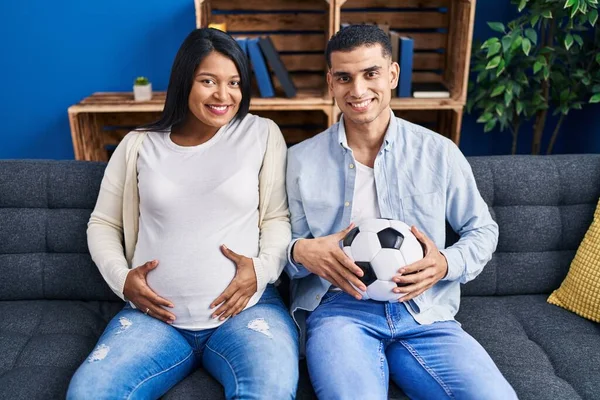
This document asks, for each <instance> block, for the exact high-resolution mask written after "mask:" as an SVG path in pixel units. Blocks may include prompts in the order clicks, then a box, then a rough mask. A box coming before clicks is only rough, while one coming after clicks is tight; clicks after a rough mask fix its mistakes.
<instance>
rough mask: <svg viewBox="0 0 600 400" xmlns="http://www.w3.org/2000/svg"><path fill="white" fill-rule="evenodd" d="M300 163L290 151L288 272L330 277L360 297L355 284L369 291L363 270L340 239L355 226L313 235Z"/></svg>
mask: <svg viewBox="0 0 600 400" xmlns="http://www.w3.org/2000/svg"><path fill="white" fill-rule="evenodd" d="M299 167H300V166H299V162H298V161H297V160H296V157H294V153H293V152H289V153H288V164H287V173H286V188H287V194H288V205H289V210H290V222H291V226H292V241H291V243H290V244H289V245H288V263H287V265H286V266H285V271H286V273H287V274H288V275H289V277H290V278H291V279H300V278H304V277H306V276H308V275H310V274H315V275H318V276H320V277H321V278H323V279H326V280H328V281H329V282H331V283H332V284H333V285H336V286H337V287H339V288H340V289H342V290H344V291H345V292H346V293H348V294H350V295H352V296H354V297H356V298H358V299H361V298H362V295H361V294H360V293H359V292H357V291H356V290H355V289H354V287H352V285H351V284H350V282H352V284H353V285H354V286H355V287H358V288H360V289H361V290H362V291H365V290H366V287H365V286H364V284H363V283H362V282H361V281H360V280H359V279H358V277H359V276H363V272H362V270H361V269H360V268H359V267H358V266H357V265H356V264H354V262H353V261H352V260H351V259H350V258H349V257H348V256H347V255H346V254H345V253H344V252H343V251H342V249H341V248H340V246H339V242H340V240H342V239H343V238H344V236H345V235H346V233H347V232H348V231H350V229H352V225H350V226H349V227H347V228H346V229H344V230H342V231H340V232H337V233H333V234H331V235H328V236H323V237H319V238H313V237H312V233H311V231H310V227H309V225H308V221H307V219H306V212H305V209H304V204H303V202H302V194H301V191H300V187H299V182H298V180H299V176H300V168H299Z"/></svg>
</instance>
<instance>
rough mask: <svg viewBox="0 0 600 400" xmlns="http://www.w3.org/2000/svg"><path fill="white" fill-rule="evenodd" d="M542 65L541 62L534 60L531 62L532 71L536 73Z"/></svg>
mask: <svg viewBox="0 0 600 400" xmlns="http://www.w3.org/2000/svg"><path fill="white" fill-rule="evenodd" d="M543 66H544V65H543V64H542V63H541V62H539V61H536V62H535V64H533V73H534V74H537V73H538V72H539V70H540V69H542V67H543Z"/></svg>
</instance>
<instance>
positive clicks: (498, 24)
mask: <svg viewBox="0 0 600 400" xmlns="http://www.w3.org/2000/svg"><path fill="white" fill-rule="evenodd" d="M487 24H488V26H489V27H490V28H492V30H494V31H496V32H500V33H506V28H504V24H503V23H502V22H488V23H487Z"/></svg>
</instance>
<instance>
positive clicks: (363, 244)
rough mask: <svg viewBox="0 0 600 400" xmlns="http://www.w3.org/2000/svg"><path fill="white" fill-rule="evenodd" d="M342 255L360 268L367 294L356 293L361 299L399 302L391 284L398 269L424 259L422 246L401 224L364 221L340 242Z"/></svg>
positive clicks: (377, 219) (390, 221)
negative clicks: (360, 295) (344, 254)
mask: <svg viewBox="0 0 600 400" xmlns="http://www.w3.org/2000/svg"><path fill="white" fill-rule="evenodd" d="M342 246H343V250H344V253H346V255H348V257H350V258H351V259H352V260H353V261H354V263H355V264H356V265H357V266H358V267H359V268H360V269H362V271H363V273H364V275H363V276H362V277H360V278H359V279H360V280H361V281H362V283H364V284H365V286H366V287H367V291H366V292H363V291H362V290H360V289H358V288H355V289H356V290H358V291H359V292H360V293H361V294H362V296H363V300H368V299H372V300H378V301H390V302H392V301H398V299H399V298H400V297H402V294H401V293H394V292H392V289H394V288H395V287H396V286H397V284H396V282H393V281H392V278H393V276H394V275H396V274H398V270H399V269H400V268H401V267H403V266H405V265H408V264H412V263H414V262H416V261H419V260H420V259H422V258H423V247H422V246H421V243H420V242H419V241H418V240H417V238H416V237H415V235H413V233H412V232H411V231H410V227H409V226H408V225H406V224H405V223H404V222H402V221H397V220H390V219H382V218H376V219H375V218H373V219H365V220H363V221H361V222H360V224H359V225H358V226H356V227H355V228H354V229H352V230H351V231H350V232H348V233H347V234H346V236H345V237H344V239H343V240H342Z"/></svg>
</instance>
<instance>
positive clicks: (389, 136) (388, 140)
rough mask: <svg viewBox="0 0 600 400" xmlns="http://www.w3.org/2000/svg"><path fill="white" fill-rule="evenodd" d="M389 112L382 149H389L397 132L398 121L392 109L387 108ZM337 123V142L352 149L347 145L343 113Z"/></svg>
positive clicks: (345, 147)
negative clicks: (388, 121)
mask: <svg viewBox="0 0 600 400" xmlns="http://www.w3.org/2000/svg"><path fill="white" fill-rule="evenodd" d="M389 112H390V123H389V124H388V128H387V131H386V132H385V136H384V138H383V146H382V148H383V149H384V150H389V149H390V147H391V146H392V144H393V143H394V139H395V138H396V134H397V132H398V122H397V120H396V116H395V115H394V112H393V111H392V109H391V108H390V109H389ZM337 125H338V143H339V144H340V145H341V146H342V148H344V149H346V150H350V151H352V149H351V148H350V147H349V146H348V138H347V137H346V128H345V127H344V114H342V115H341V116H340V122H339V123H338V124H337Z"/></svg>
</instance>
